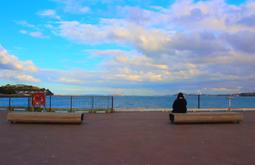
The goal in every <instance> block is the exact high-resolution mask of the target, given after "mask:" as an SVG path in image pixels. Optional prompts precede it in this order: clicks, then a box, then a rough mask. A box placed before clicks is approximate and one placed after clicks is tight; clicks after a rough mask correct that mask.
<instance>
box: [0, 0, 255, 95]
mask: <svg viewBox="0 0 255 165" xmlns="http://www.w3.org/2000/svg"><path fill="white" fill-rule="evenodd" d="M0 12H1V14H0V20H1V21H0V25H1V28H0V85H5V84H7V83H10V84H31V85H35V86H40V87H44V88H49V89H51V90H52V91H53V92H54V93H56V94H103V95H112V94H123V95H167V94H174V93H177V92H179V91H182V92H186V93H237V92H248V91H255V89H254V88H255V87H254V83H253V82H254V81H255V75H254V73H253V70H254V69H255V47H254V46H253V45H254V44H252V43H255V30H254V29H255V1H253V0H247V1H244V0H235V1H234V0H232V1H231V0H227V1H223V0H213V1H206V0H203V1H199V0H196V1H192V0H179V1H174V0H170V1H163V0H161V1H160V0H152V1H144V0H130V1H125V0H100V1H99V0H44V1H36V3H35V2H34V1H31V0H23V1H20V0H2V1H1V5H0Z"/></svg>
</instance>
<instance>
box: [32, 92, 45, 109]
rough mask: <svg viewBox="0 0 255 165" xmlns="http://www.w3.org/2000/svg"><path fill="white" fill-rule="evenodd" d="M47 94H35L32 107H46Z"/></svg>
mask: <svg viewBox="0 0 255 165" xmlns="http://www.w3.org/2000/svg"><path fill="white" fill-rule="evenodd" d="M45 102H46V101H45V93H33V94H32V105H33V106H41V105H45Z"/></svg>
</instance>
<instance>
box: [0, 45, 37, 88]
mask: <svg viewBox="0 0 255 165" xmlns="http://www.w3.org/2000/svg"><path fill="white" fill-rule="evenodd" d="M37 71H38V68H37V67H36V66H35V65H34V64H33V62H32V61H30V60H28V61H21V60H19V59H18V58H17V57H16V56H14V55H11V54H9V53H8V52H7V50H6V49H4V48H3V47H1V46H0V78H1V79H2V80H9V81H13V82H21V83H22V82H34V83H36V82H40V80H39V79H38V78H35V77H34V76H32V75H31V73H36V72H37Z"/></svg>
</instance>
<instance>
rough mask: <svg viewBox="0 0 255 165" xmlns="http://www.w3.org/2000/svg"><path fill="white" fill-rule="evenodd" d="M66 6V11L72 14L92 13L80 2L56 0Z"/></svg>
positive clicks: (75, 0)
mask: <svg viewBox="0 0 255 165" xmlns="http://www.w3.org/2000/svg"><path fill="white" fill-rule="evenodd" d="M55 1H56V2H58V3H60V4H62V5H63V6H64V8H63V9H64V11H65V12H68V13H72V14H85V13H88V12H89V11H90V8H89V7H88V6H86V5H85V3H83V2H82V1H79V0H55Z"/></svg>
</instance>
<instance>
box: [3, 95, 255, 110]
mask: <svg viewBox="0 0 255 165" xmlns="http://www.w3.org/2000/svg"><path fill="white" fill-rule="evenodd" d="M174 100H175V96H113V97H112V96H51V97H49V96H47V97H46V107H47V108H49V107H51V108H65V109H68V108H73V109H97V108H103V109H105V108H111V107H112V106H113V107H114V108H115V109H127V108H145V109H146V108H149V109H151V108H155V109H157V108H171V106H172V103H173V101H174ZM186 100H187V102H188V108H197V107H198V96H186ZM9 104H10V105H11V106H13V107H22V106H23V107H28V106H31V98H28V97H26V98H11V99H9V98H0V107H3V106H6V107H7V106H9ZM228 106H229V99H228V97H226V96H204V95H202V96H200V108H227V107H228ZM231 107H232V108H255V97H241V96H237V97H233V98H232V99H231Z"/></svg>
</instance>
